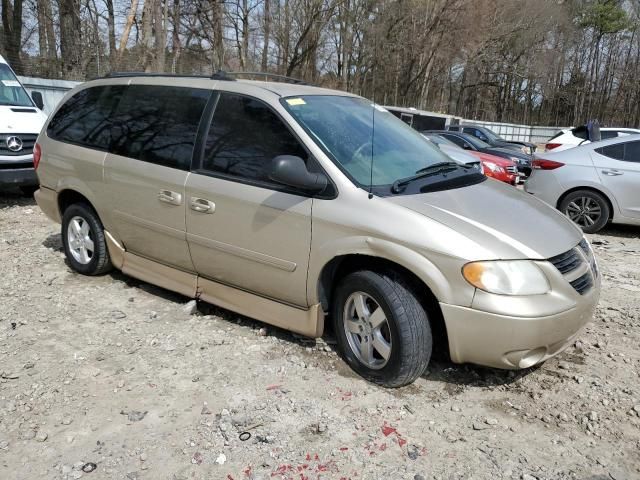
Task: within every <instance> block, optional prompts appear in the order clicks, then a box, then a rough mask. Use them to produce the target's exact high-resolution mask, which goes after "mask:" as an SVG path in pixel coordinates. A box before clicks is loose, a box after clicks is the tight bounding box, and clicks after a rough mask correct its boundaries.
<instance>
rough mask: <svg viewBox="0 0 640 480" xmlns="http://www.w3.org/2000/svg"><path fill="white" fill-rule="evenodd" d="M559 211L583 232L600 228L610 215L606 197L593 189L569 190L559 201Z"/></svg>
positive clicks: (594, 231)
mask: <svg viewBox="0 0 640 480" xmlns="http://www.w3.org/2000/svg"><path fill="white" fill-rule="evenodd" d="M560 211H561V212H562V213H563V214H565V215H566V216H567V218H569V220H571V221H572V222H573V223H575V224H576V225H578V226H579V227H580V228H581V229H582V231H583V232H584V233H596V232H598V231H600V230H602V228H604V226H605V225H606V224H607V222H608V221H609V217H610V215H611V209H610V208H609V202H607V199H606V198H604V196H602V195H601V194H600V193H598V192H594V191H593V190H576V191H575V192H571V193H570V194H569V195H567V196H566V197H565V198H564V199H563V200H562V202H560Z"/></svg>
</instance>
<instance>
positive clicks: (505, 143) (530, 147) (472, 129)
mask: <svg viewBox="0 0 640 480" xmlns="http://www.w3.org/2000/svg"><path fill="white" fill-rule="evenodd" d="M447 129H448V130H450V131H452V132H462V133H468V134H469V135H473V136H474V137H476V138H479V139H480V140H482V141H483V142H485V143H488V144H489V145H491V146H492V147H502V148H509V149H513V150H518V151H520V152H522V153H528V154H529V155H532V154H533V152H535V151H536V145H535V144H534V143H531V142H521V141H517V140H506V139H504V138H502V137H501V136H500V135H498V134H497V133H495V132H494V131H493V130H491V129H489V128H487V127H481V126H479V125H449V127H448V128H447Z"/></svg>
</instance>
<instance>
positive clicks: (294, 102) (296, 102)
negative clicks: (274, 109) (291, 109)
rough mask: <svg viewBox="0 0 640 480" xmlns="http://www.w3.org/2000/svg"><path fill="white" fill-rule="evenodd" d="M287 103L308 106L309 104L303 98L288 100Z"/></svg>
mask: <svg viewBox="0 0 640 480" xmlns="http://www.w3.org/2000/svg"><path fill="white" fill-rule="evenodd" d="M287 103H288V104H289V105H306V104H307V102H305V101H304V100H303V99H301V98H287Z"/></svg>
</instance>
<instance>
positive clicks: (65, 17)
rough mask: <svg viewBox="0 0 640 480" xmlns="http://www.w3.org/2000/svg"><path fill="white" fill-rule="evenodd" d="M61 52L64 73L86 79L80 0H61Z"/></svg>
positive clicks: (74, 78)
mask: <svg viewBox="0 0 640 480" xmlns="http://www.w3.org/2000/svg"><path fill="white" fill-rule="evenodd" d="M59 2H60V3H59V7H58V8H59V11H60V54H61V58H62V75H63V76H64V77H65V78H68V79H73V80H80V79H84V75H83V72H81V71H80V70H81V66H82V29H81V24H80V2H79V0H59Z"/></svg>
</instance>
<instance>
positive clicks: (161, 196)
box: [158, 190, 182, 205]
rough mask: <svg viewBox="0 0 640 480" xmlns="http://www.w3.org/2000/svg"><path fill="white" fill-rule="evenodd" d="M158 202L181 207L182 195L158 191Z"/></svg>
mask: <svg viewBox="0 0 640 480" xmlns="http://www.w3.org/2000/svg"><path fill="white" fill-rule="evenodd" d="M158 200H160V201H161V202H164V203H168V204H171V205H182V194H180V193H178V192H172V191H171V190H160V192H158Z"/></svg>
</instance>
